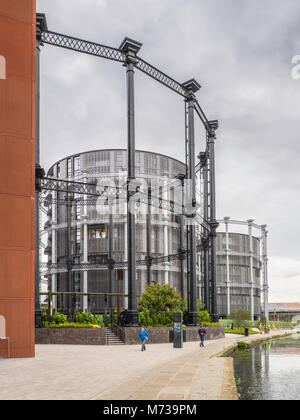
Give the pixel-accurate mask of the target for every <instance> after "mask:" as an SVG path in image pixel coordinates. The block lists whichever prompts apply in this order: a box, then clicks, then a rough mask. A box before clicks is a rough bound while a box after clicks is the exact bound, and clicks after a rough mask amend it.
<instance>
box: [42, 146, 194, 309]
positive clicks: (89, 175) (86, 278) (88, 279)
mask: <svg viewBox="0 0 300 420" xmlns="http://www.w3.org/2000/svg"><path fill="white" fill-rule="evenodd" d="M185 172H186V167H185V164H183V163H182V162H180V161H178V160H176V159H173V158H170V157H167V156H164V155H161V154H158V153H152V152H145V151H136V179H137V181H140V182H142V183H144V184H146V185H149V186H150V185H151V189H152V194H153V196H154V195H155V196H157V197H161V198H163V199H166V200H169V199H172V184H174V180H175V178H176V177H177V176H178V175H179V174H185ZM47 175H48V176H50V177H54V178H61V179H68V180H76V181H82V182H96V183H97V184H100V185H103V183H108V182H109V183H112V184H113V185H116V186H117V187H118V188H120V191H122V190H123V191H125V186H126V180H127V151H126V150H122V149H112V150H95V151H91V152H84V153H81V154H76V155H72V156H69V157H66V158H64V159H62V160H60V161H58V162H56V163H55V164H54V165H53V166H52V167H51V168H50V169H49V171H48V174H47ZM169 185H171V187H170V188H169V187H168V186H169ZM66 196H67V194H66V193H61V192H60V193H57V192H52V193H51V194H49V195H48V198H51V200H49V203H50V202H51V203H52V204H51V205H50V206H49V207H48V208H49V210H48V213H47V214H48V220H47V222H46V225H45V229H46V230H48V245H47V247H46V250H45V253H46V254H47V255H48V265H49V267H52V268H49V270H48V284H49V289H50V290H51V291H52V292H56V291H75V292H84V293H86V292H88V293H109V292H112V293H120V294H127V290H128V289H127V287H128V283H127V268H126V266H124V267H121V268H120V267H119V268H118V266H120V265H121V264H117V265H116V267H117V268H115V270H114V276H113V280H112V283H113V284H110V283H111V280H110V277H109V270H108V267H107V266H105V265H106V264H108V263H109V260H110V259H111V258H113V260H114V261H116V262H119V263H121V262H124V261H127V214H126V203H125V201H126V200H125V199H124V200H123V201H122V199H120V200H119V206H118V208H117V209H114V211H113V213H114V214H113V216H110V212H109V211H105V210H103V208H104V207H103V206H102V207H101V206H100V207H99V205H98V204H99V203H98V202H96V201H95V202H93V201H91V200H90V199H88V200H87V201H85V200H84V199H82V196H79V195H76V194H73V195H72V194H70V195H69V205H67V200H66ZM70 199H71V201H70ZM122 203H123V206H122ZM151 213H152V214H151V230H150V247H151V249H150V253H151V256H152V257H160V256H164V255H172V254H177V253H178V249H179V224H178V216H177V215H175V214H172V213H170V212H169V211H167V210H161V209H157V208H156V209H154V208H153V209H152V210H151ZM110 217H111V219H110ZM146 219H147V218H146V214H145V213H144V212H143V211H140V210H139V209H138V210H137V212H136V250H137V256H136V260H137V261H139V260H140V261H143V260H145V258H146V257H147V255H148V254H147V236H148V235H147V230H146V225H147V220H146ZM111 220H112V221H113V232H112V238H113V245H112V249H113V255H110V249H109V236H110V234H109V224H110V221H111ZM184 236H186V235H184ZM148 246H149V245H148ZM185 246H186V244H185V243H183V247H185ZM68 264H69V265H70V266H71V265H72V266H74V264H75V265H76V264H80V266H78V269H74V268H72V273H71V275H70V274H68V272H67V269H66V268H65V267H66V266H67V265H68ZM84 264H86V265H84ZM97 265H98V266H97ZM99 265H102V267H99ZM179 265H180V262H179V261H176V260H175V261H172V263H170V262H168V261H165V262H162V263H160V264H153V265H152V266H151V282H152V283H160V284H165V283H168V284H170V285H171V286H172V287H174V288H176V289H179V290H180V274H179V272H180V267H179ZM198 274H199V273H198ZM185 277H186V274H185ZM185 283H186V279H185ZM146 284H147V266H146V265H145V264H143V265H139V264H137V295H140V294H142V293H143V292H144V290H145V286H146ZM115 300H116V298H113V301H112V302H111V305H112V307H116V302H115ZM53 303H54V305H55V306H56V307H57V308H58V310H60V309H61V308H62V307H64V308H65V307H66V306H65V305H66V304H67V302H61V297H60V296H58V297H57V299H56V298H54V300H53ZM106 304H107V302H105V299H104V297H101V296H91V297H89V298H87V297H81V298H78V301H77V309H78V310H82V311H93V312H103V311H104V307H105V306H106ZM121 305H122V306H125V307H126V306H127V302H126V298H121Z"/></svg>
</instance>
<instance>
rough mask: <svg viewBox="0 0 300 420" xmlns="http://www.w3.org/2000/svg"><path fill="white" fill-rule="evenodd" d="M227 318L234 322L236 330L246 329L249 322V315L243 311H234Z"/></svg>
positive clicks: (246, 311)
mask: <svg viewBox="0 0 300 420" xmlns="http://www.w3.org/2000/svg"><path fill="white" fill-rule="evenodd" d="M228 318H229V319H231V320H232V321H233V322H234V324H235V326H236V327H237V328H247V327H249V321H250V320H251V313H250V311H248V310H245V309H236V310H235V311H233V312H232V313H231V314H230V315H229V317H228Z"/></svg>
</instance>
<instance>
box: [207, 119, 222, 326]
mask: <svg viewBox="0 0 300 420" xmlns="http://www.w3.org/2000/svg"><path fill="white" fill-rule="evenodd" d="M209 126H210V131H209V132H208V147H209V175H210V228H211V254H210V275H211V287H210V289H211V319H212V322H218V320H219V316H218V308H217V273H216V236H217V233H216V230H217V227H218V226H219V224H218V222H217V220H216V185H215V138H216V136H215V130H216V129H217V128H218V121H210V122H209Z"/></svg>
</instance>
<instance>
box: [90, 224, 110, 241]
mask: <svg viewBox="0 0 300 420" xmlns="http://www.w3.org/2000/svg"><path fill="white" fill-rule="evenodd" d="M107 237H108V227H107V224H106V223H105V224H102V225H98V226H94V227H90V228H89V239H106V238H107Z"/></svg>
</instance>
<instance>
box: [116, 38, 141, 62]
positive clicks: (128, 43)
mask: <svg viewBox="0 0 300 420" xmlns="http://www.w3.org/2000/svg"><path fill="white" fill-rule="evenodd" d="M142 45H143V44H141V43H140V42H138V41H135V40H134V39H131V38H128V37H126V38H124V40H123V41H122V43H121V45H120V47H119V50H121V51H122V52H123V53H124V54H125V55H126V57H127V63H132V64H136V63H137V59H136V55H137V53H138V52H139V50H140V49H141V47H142Z"/></svg>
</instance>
